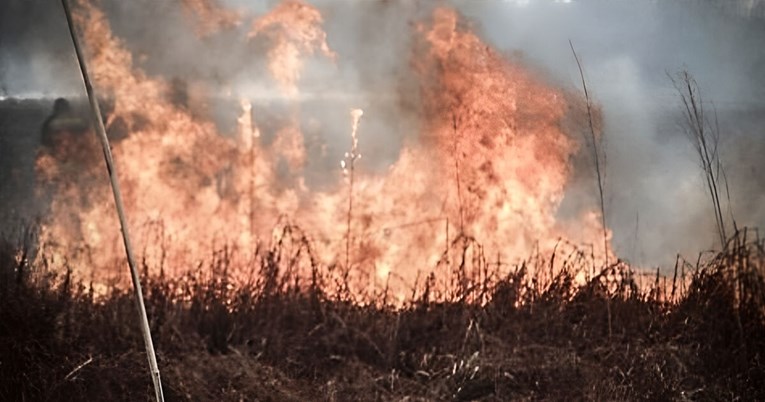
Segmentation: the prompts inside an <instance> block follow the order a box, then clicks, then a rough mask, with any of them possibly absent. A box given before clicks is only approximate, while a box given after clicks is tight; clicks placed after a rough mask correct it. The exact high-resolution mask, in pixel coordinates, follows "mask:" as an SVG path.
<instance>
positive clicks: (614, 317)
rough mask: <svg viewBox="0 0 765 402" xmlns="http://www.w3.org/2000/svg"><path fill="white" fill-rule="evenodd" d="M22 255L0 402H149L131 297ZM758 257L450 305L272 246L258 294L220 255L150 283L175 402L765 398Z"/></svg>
mask: <svg viewBox="0 0 765 402" xmlns="http://www.w3.org/2000/svg"><path fill="white" fill-rule="evenodd" d="M26 243H29V242H24V241H5V242H3V243H1V244H2V246H1V247H0V400H3V401H14V400H19V401H35V400H37V401H55V400H110V401H111V400H131V401H135V400H151V398H152V397H153V391H152V387H151V380H150V377H149V375H148V370H147V361H146V357H145V354H144V348H143V341H142V338H141V336H140V331H139V326H138V320H137V313H136V310H135V304H134V301H133V298H132V295H131V293H130V292H129V291H127V290H119V289H118V288H114V289H112V290H111V291H110V293H109V294H108V295H104V296H96V295H95V294H94V291H93V289H92V288H91V287H90V285H89V284H88V283H86V282H81V281H76V280H73V279H72V278H73V276H72V275H70V273H69V272H70V271H66V270H64V271H63V272H62V271H60V270H59V271H56V272H57V273H56V272H54V271H53V270H50V269H48V268H46V266H45V265H46V264H45V259H44V258H41V257H37V258H35V259H34V262H31V261H30V260H31V258H30V257H29V255H30V254H29V253H30V252H31V251H30V247H27V246H25V244H26ZM764 260H765V251H763V242H762V241H760V240H759V239H757V240H746V239H745V238H744V236H743V235H741V234H739V235H738V236H737V237H735V238H734V239H731V242H730V243H729V246H728V247H727V249H726V251H724V252H721V253H719V254H717V255H713V256H710V257H709V258H705V259H703V260H700V262H698V263H696V264H694V266H688V267H687V271H686V280H685V281H680V279H678V278H676V277H675V276H672V275H670V276H669V277H667V278H659V279H657V280H656V282H655V283H654V284H653V285H652V286H651V288H650V289H648V290H642V291H641V290H639V289H638V287H637V285H636V284H635V281H634V276H633V275H632V274H633V273H632V272H631V271H630V269H629V268H628V267H627V266H626V265H624V264H615V265H612V266H609V267H606V268H604V269H602V270H601V271H600V274H598V275H595V276H593V277H592V278H591V279H590V280H589V282H587V283H586V284H585V285H582V286H576V285H574V284H573V283H574V271H573V268H571V267H569V268H564V269H561V270H560V272H558V273H556V274H555V275H551V276H550V277H549V278H547V279H545V280H541V279H539V278H538V277H532V276H531V275H529V274H528V272H530V271H531V270H530V269H529V266H527V265H521V266H519V267H518V269H516V270H515V271H514V273H512V274H509V275H507V276H505V277H501V278H497V279H496V280H493V281H491V283H488V280H487V281H486V282H487V283H481V282H480V281H474V282H472V283H476V284H478V285H482V286H465V287H462V288H460V289H461V290H459V291H457V292H453V293H451V294H450V295H449V296H443V295H442V296H440V297H435V296H434V292H433V291H431V289H430V285H429V283H430V282H428V281H424V282H423V284H422V286H420V288H421V289H420V290H419V291H418V292H417V293H415V295H414V299H413V300H412V301H411V302H409V303H407V304H406V305H405V306H404V307H403V308H393V307H392V306H390V305H386V303H383V302H382V301H380V302H378V303H372V304H369V303H368V304H361V303H357V302H354V301H353V300H352V297H351V296H350V295H348V294H344V293H343V292H342V291H341V290H342V289H341V288H342V286H341V285H339V284H337V283H336V282H331V281H328V280H322V269H320V268H318V267H314V269H313V270H312V272H313V274H312V276H311V278H310V280H307V281H303V282H300V281H299V280H297V279H296V278H292V277H290V276H289V274H288V273H287V272H285V270H284V265H283V264H282V263H281V262H280V261H279V258H278V253H277V252H276V251H275V250H274V249H273V248H271V249H267V250H262V251H260V252H259V254H258V256H257V258H256V259H255V260H254V261H255V262H254V264H255V265H256V267H257V270H258V272H256V273H255V274H254V275H253V276H252V278H251V279H252V280H251V281H244V282H242V281H238V282H235V281H233V280H232V278H231V277H230V275H229V274H228V273H227V272H228V271H227V270H228V267H227V266H226V259H225V258H217V259H216V258H213V259H211V261H210V262H209V264H208V265H209V266H204V267H203V266H201V265H200V267H197V268H198V269H195V270H191V271H189V273H188V274H187V275H185V276H179V277H175V278H167V277H165V276H164V275H163V274H162V273H161V272H160V273H159V274H157V275H149V274H145V275H144V277H143V285H144V293H145V294H146V305H147V310H148V315H149V319H150V322H151V330H152V334H153V339H154V344H155V347H156V349H157V354H158V359H159V365H160V370H161V373H162V380H163V385H164V393H165V397H166V399H167V400H169V401H174V400H189V401H192V400H193V401H205V400H210V401H229V400H230V401H240V400H271V401H308V400H311V401H314V400H315V401H320V400H326V401H335V400H338V401H340V400H408V401H419V400H456V401H468V400H481V401H494V400H582V399H584V400H765V299H764V298H765V294H764V291H763V290H764V289H765V281H764V280H763V267H765V265H764V264H763V261H764ZM147 272H149V271H147ZM203 272H204V273H205V274H203ZM462 279H465V278H462ZM463 283H466V282H463ZM328 290H333V291H332V292H329V291H328ZM477 292H480V295H478V293H477ZM479 300H480V302H478V301H479Z"/></svg>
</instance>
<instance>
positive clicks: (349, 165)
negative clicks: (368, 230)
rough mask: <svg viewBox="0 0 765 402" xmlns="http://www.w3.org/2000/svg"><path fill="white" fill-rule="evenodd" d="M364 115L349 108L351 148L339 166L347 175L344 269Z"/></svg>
mask: <svg viewBox="0 0 765 402" xmlns="http://www.w3.org/2000/svg"><path fill="white" fill-rule="evenodd" d="M362 115H364V111H363V110H361V109H352V110H351V120H352V123H351V150H350V151H349V152H346V153H345V158H344V159H343V160H342V161H341V162H340V166H341V167H342V168H343V174H345V175H346V176H348V181H349V186H348V214H347V220H346V230H345V269H346V270H349V269H350V262H351V222H352V219H353V218H352V216H353V181H354V175H355V170H356V160H357V159H359V158H360V157H361V155H360V154H359V151H358V147H359V137H358V129H359V121H360V120H361V116H362Z"/></svg>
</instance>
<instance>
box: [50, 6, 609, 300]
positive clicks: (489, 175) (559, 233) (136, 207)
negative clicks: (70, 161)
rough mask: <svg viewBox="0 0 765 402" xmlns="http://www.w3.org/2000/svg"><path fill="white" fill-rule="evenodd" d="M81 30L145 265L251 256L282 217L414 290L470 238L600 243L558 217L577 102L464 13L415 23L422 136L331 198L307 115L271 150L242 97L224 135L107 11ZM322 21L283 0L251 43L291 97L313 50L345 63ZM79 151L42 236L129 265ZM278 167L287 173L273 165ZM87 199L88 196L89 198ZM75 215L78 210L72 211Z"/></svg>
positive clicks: (524, 249)
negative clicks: (189, 105)
mask: <svg viewBox="0 0 765 402" xmlns="http://www.w3.org/2000/svg"><path fill="white" fill-rule="evenodd" d="M78 23H79V26H80V27H82V29H83V32H84V37H85V42H86V43H87V46H88V49H89V50H90V52H91V53H90V58H89V63H90V65H91V70H92V72H93V76H94V79H95V82H96V86H97V88H98V89H99V90H100V91H102V93H105V94H108V96H109V98H110V99H113V102H114V106H113V111H112V114H111V117H110V119H109V122H111V123H114V122H116V121H118V120H120V121H122V122H123V124H124V125H125V126H126V127H127V131H128V132H129V135H128V136H127V137H126V138H124V139H122V140H120V141H118V142H115V143H114V144H113V148H114V154H115V160H116V163H117V167H118V173H119V174H120V180H121V181H122V183H123V192H124V198H125V202H126V204H127V208H128V217H129V218H130V220H131V222H132V225H133V226H134V228H133V231H134V232H135V233H136V234H137V235H136V238H137V239H138V241H137V243H138V245H139V248H140V249H141V250H142V251H143V255H144V256H145V257H144V258H145V261H147V264H148V265H149V266H157V265H159V266H162V267H163V269H166V270H168V272H169V273H172V272H170V271H172V270H173V269H176V270H182V269H186V268H189V267H191V266H193V265H196V264H197V263H198V261H199V260H200V259H203V258H205V256H206V255H208V254H209V253H210V252H211V251H212V250H211V247H213V245H214V244H222V243H224V242H225V243H229V244H234V245H236V246H237V247H239V248H241V249H244V250H249V249H252V248H253V247H254V245H255V244H256V243H257V242H259V241H266V240H267V239H269V237H271V236H273V233H272V229H273V228H274V227H277V224H278V223H279V222H282V221H283V217H287V218H288V219H289V220H290V221H293V222H296V223H298V224H299V225H300V226H301V227H302V228H303V229H304V230H305V231H306V232H307V233H309V234H310V237H311V238H312V239H313V242H314V247H315V248H316V253H317V254H318V256H319V258H320V260H321V261H322V262H323V263H324V264H328V265H330V266H334V265H338V264H339V265H345V264H343V263H342V261H341V259H340V256H341V255H346V253H347V258H348V264H347V265H348V266H347V267H344V268H345V269H348V270H351V271H352V272H353V273H354V275H355V276H356V277H357V279H359V281H358V286H357V287H356V288H355V289H356V291H358V292H363V291H367V290H368V288H369V287H372V288H374V287H376V286H379V283H380V282H388V281H389V280H391V278H393V279H394V280H395V281H396V282H398V283H399V284H400V286H399V288H398V294H399V295H402V294H403V292H404V291H405V289H407V286H411V285H412V284H413V283H414V282H415V280H416V278H418V277H419V276H420V274H421V273H423V274H430V273H433V274H436V273H438V272H440V271H437V266H438V264H439V262H440V263H444V262H445V263H446V264H447V265H448V264H449V261H450V260H451V259H452V258H456V257H454V256H452V253H453V250H452V243H453V242H454V241H456V240H460V239H461V240H460V241H464V240H465V239H471V238H472V239H476V240H477V241H479V242H481V244H483V247H482V248H481V252H483V253H485V254H486V255H492V256H493V255H496V256H497V258H498V259H501V260H503V261H514V260H520V259H522V258H524V257H526V256H528V255H529V253H530V252H531V250H532V249H533V248H534V247H535V246H536V247H538V248H539V249H540V250H541V251H549V250H552V249H553V247H555V245H556V244H557V242H558V241H559V239H560V238H566V239H569V240H570V241H573V242H590V243H594V244H602V242H600V241H596V240H597V239H598V238H599V236H600V233H601V232H599V228H598V219H597V214H595V213H588V214H586V215H585V216H583V217H581V219H579V220H577V221H576V225H574V226H570V225H568V226H564V225H563V224H561V222H558V221H557V220H556V212H557V209H558V206H559V205H560V203H561V200H562V198H563V195H564V191H565V186H566V183H567V181H568V178H569V175H570V174H571V166H570V159H571V157H572V156H573V155H574V154H575V153H576V152H577V144H576V143H575V142H574V141H573V140H572V139H571V137H570V135H569V134H567V133H566V132H564V131H563V129H562V127H563V126H564V125H563V120H564V119H565V116H566V114H567V113H568V111H569V109H570V108H571V106H570V105H569V103H568V101H567V97H566V96H565V94H563V93H562V92H560V91H557V90H556V89H554V88H552V87H550V86H548V85H546V84H544V83H543V82H542V81H541V80H540V79H538V78H536V77H534V76H533V75H532V74H531V73H529V72H528V71H526V70H524V69H523V68H522V67H521V66H519V65H516V64H513V63H510V62H508V61H507V60H505V59H503V58H502V57H501V56H500V55H499V54H498V53H497V52H495V51H494V50H492V49H491V48H490V47H488V46H487V45H486V44H485V43H483V42H482V41H481V39H480V38H479V37H478V36H476V35H475V34H474V33H472V32H471V31H470V30H468V29H467V28H465V27H463V26H461V23H460V19H459V17H458V15H457V13H456V12H454V11H453V10H450V9H445V8H441V9H437V10H436V11H435V12H434V13H433V15H432V21H430V22H428V23H422V24H419V25H418V27H417V29H416V32H415V34H416V37H417V38H418V40H417V43H418V44H417V46H418V48H419V49H418V50H424V51H421V52H417V54H415V55H414V56H413V60H412V61H413V65H414V66H415V70H416V73H417V74H418V76H419V80H420V82H421V88H420V92H421V99H422V115H421V118H422V132H421V135H420V139H419V142H417V143H410V144H408V145H407V146H405V147H404V148H403V149H402V150H401V153H400V156H399V158H398V160H397V161H396V162H395V163H393V164H392V165H391V166H390V168H389V169H388V171H387V172H386V173H385V174H370V173H365V172H364V171H363V169H362V170H360V171H357V172H355V179H354V180H352V181H351V182H350V183H349V182H347V181H346V182H343V181H342V180H338V181H337V184H336V186H335V188H334V189H331V190H326V191H312V190H310V189H308V187H307V186H306V185H305V183H304V178H303V176H302V173H303V169H304V165H305V157H306V149H305V146H304V143H303V135H302V133H301V132H300V129H299V124H298V123H297V122H298V121H299V119H298V118H299V114H300V111H299V108H297V107H295V108H293V110H292V111H291V112H290V113H291V115H290V116H289V117H290V119H289V120H290V122H289V123H287V124H286V125H284V126H283V127H282V128H281V130H279V131H278V133H277V136H276V138H275V140H274V141H273V142H272V143H271V144H269V145H264V144H261V142H260V131H259V129H258V127H257V116H258V110H257V108H255V107H253V105H252V104H251V103H250V102H249V101H247V100H242V101H241V109H242V110H241V116H240V117H239V119H238V125H239V135H238V137H236V138H227V137H223V136H221V135H219V134H218V133H217V132H216V128H215V126H214V125H213V124H211V123H210V122H207V121H200V120H198V119H197V118H194V117H193V116H192V115H190V114H189V112H188V111H187V110H185V109H181V108H178V107H176V106H174V105H173V104H172V103H171V102H169V101H168V100H167V93H168V90H169V87H168V84H167V83H166V82H165V81H164V80H162V79H161V78H157V77H149V76H147V75H146V74H145V73H143V72H142V71H141V70H139V69H138V68H136V67H134V66H133V63H132V57H131V55H130V53H129V52H127V51H126V50H125V48H124V46H123V44H122V43H121V41H120V40H119V39H117V38H115V37H114V36H113V35H112V33H111V30H110V28H109V24H108V21H107V20H106V18H105V16H104V14H103V13H102V12H101V11H100V10H98V9H97V8H96V7H94V6H93V5H92V4H90V3H85V4H84V5H83V6H82V8H81V9H80V12H79V14H78ZM322 23H323V19H322V16H321V14H320V13H319V11H318V10H317V9H316V8H314V7H312V6H309V5H307V4H305V3H302V2H299V1H286V2H283V3H281V4H280V5H278V6H277V7H276V8H275V9H274V10H272V11H271V12H269V13H268V14H266V15H264V16H262V17H260V18H258V19H257V20H256V21H255V22H254V24H253V29H252V31H251V33H250V35H249V37H250V38H251V39H252V38H255V37H258V36H261V35H262V36H264V37H266V38H268V40H269V41H270V43H271V45H272V47H271V50H270V51H269V59H270V61H269V69H270V71H271V74H272V75H273V79H274V80H275V81H276V82H278V83H279V84H280V85H281V86H282V88H283V90H284V91H285V93H286V94H287V95H290V96H291V95H295V94H297V93H298V92H299V84H300V81H299V78H300V72H301V70H302V69H303V68H304V65H303V62H302V57H303V56H304V55H312V54H315V52H317V51H319V52H321V54H323V55H324V56H326V57H329V58H331V59H332V60H335V59H336V54H335V53H334V52H333V51H332V50H331V49H330V48H329V46H328V44H327V37H326V34H325V33H324V31H323V29H322ZM362 113H364V112H362V111H361V110H360V109H356V110H354V111H352V122H351V133H352V134H351V136H352V138H351V140H352V149H351V154H349V155H348V157H350V158H354V159H355V158H356V157H357V156H358V155H357V154H356V147H357V143H358V128H359V119H360V118H361V115H362ZM367 113H370V114H374V113H375V111H374V110H367ZM94 152H95V151H94ZM75 159H76V160H79V161H80V165H79V167H78V168H79V169H81V170H82V172H83V174H81V175H77V177H76V179H75V180H74V181H73V182H71V183H70V184H69V185H68V186H67V187H66V189H65V190H66V191H60V193H59V194H58V196H57V197H56V198H55V199H54V201H53V204H52V206H51V214H50V219H49V221H48V223H47V224H46V225H45V228H44V232H43V240H45V241H46V242H47V244H49V245H52V244H54V243H56V244H59V245H60V246H61V248H60V250H64V251H61V252H62V253H64V252H66V250H73V249H75V248H76V245H78V244H87V245H88V247H89V249H91V250H93V252H92V253H89V254H88V255H87V256H86V257H82V258H84V259H83V260H82V265H83V266H89V267H93V269H94V270H95V269H103V267H106V266H108V265H109V264H110V263H113V262H114V261H118V260H120V259H121V257H120V253H119V251H120V248H119V247H118V245H119V242H118V240H117V239H118V237H117V236H118V234H119V233H118V231H117V229H116V228H117V226H116V225H115V218H114V217H113V211H112V204H111V202H110V201H109V200H108V198H107V195H108V192H107V190H106V189H105V188H104V186H105V183H106V181H105V179H104V180H99V179H98V177H99V176H100V175H102V174H103V172H102V170H101V169H102V166H101V165H100V163H96V162H94V161H92V160H86V159H87V158H84V157H83V158H79V159H77V158H75ZM59 160H60V159H59ZM56 161H57V159H55V158H52V157H50V156H45V155H43V156H41V158H40V159H39V160H38V165H39V167H40V170H41V171H44V172H48V173H49V174H48V175H47V177H50V176H55V175H56V174H60V173H62V172H56V169H55V168H56V167H57V166H58V164H59V162H56ZM280 161H282V162H286V166H287V167H288V169H289V172H288V174H287V175H286V176H285V174H284V173H280V172H277V169H276V165H277V164H279V163H280ZM347 167H348V166H347V165H343V166H342V168H343V170H344V171H345V170H346V168H347ZM341 176H342V175H341V174H340V172H337V177H338V179H339V178H340V177H341ZM67 177H68V176H67ZM70 180H71V179H70ZM94 183H95V184H98V185H99V186H101V187H94ZM349 186H350V191H349ZM83 194H86V195H88V196H89V197H90V198H91V199H89V200H88V202H86V203H82V202H80V199H82V195H83ZM101 194H103V195H101ZM349 197H353V202H352V208H350V205H351V204H349ZM86 198H87V197H86ZM71 216H75V217H76V219H73V220H72V219H70V218H65V217H71ZM75 226H76V227H77V230H75V229H73V227H75ZM567 227H569V228H570V227H575V228H576V230H574V231H572V230H570V229H567ZM76 233H86V234H87V235H79V236H78V235H76ZM455 233H456V234H455ZM216 242H217V243H216ZM603 252H604V250H599V253H600V254H602V253H603ZM609 252H610V250H609ZM166 262H167V265H168V266H167V267H165V263H166ZM498 266H499V264H498ZM84 273H86V274H87V273H88V272H87V271H85V272H84ZM93 275H94V277H98V278H101V279H100V280H104V279H103V278H104V277H106V276H108V275H105V274H103V273H100V274H93ZM439 275H440V273H439Z"/></svg>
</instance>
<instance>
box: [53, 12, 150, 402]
mask: <svg viewBox="0 0 765 402" xmlns="http://www.w3.org/2000/svg"><path fill="white" fill-rule="evenodd" d="M61 3H62V5H63V7H64V14H65V15H66V22H67V25H68V26H69V33H70V35H71V36H72V43H73V44H74V51H75V53H76V55H77V62H78V64H79V66H80V72H81V73H82V80H83V82H84V84H85V90H86V92H87V93H88V100H89V101H90V108H91V111H92V112H93V121H94V123H95V125H96V132H97V134H98V137H99V140H100V141H101V147H102V148H103V151H104V159H105V161H106V170H107V173H108V175H109V180H110V181H111V187H112V194H113V195H114V204H115V206H116V207H117V216H118V217H119V221H120V229H121V231H122V240H123V243H124V245H125V253H126V254H127V260H128V266H129V267H130V277H131V279H132V280H133V294H134V297H135V303H136V308H137V309H138V316H139V320H140V326H141V333H142V335H143V340H144V346H145V347H146V357H147V359H148V361H149V371H150V374H151V379H152V382H153V383H154V393H155V397H156V399H157V401H159V402H162V401H164V400H165V398H164V395H163V394H162V381H161V379H160V376H159V366H158V365H157V356H156V354H155V353H154V343H153V342H152V340H151V329H150V328H149V319H148V318H147V316H146V306H145V305H144V302H143V292H142V290H141V280H140V277H139V275H138V268H137V267H136V263H135V257H134V255H133V246H132V243H131V241H130V234H129V232H128V224H127V217H126V216H125V207H124V205H123V202H122V192H121V191H120V185H119V180H118V179H117V170H116V167H115V165H114V161H113V158H112V151H111V146H110V145H109V138H108V137H107V136H106V129H105V128H104V120H103V117H101V109H100V108H99V106H98V100H96V95H95V92H94V91H93V85H92V84H91V82H90V76H89V75H88V68H87V66H86V64H85V59H84V57H83V55H82V50H81V49H80V43H79V41H78V39H77V34H76V32H75V26H74V22H73V21H72V12H71V10H70V8H69V1H68V0H61Z"/></svg>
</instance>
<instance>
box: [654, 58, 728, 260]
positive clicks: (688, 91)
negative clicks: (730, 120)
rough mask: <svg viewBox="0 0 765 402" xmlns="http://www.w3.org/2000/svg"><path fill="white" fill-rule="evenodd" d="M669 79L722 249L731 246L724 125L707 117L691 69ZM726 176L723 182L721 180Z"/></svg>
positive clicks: (669, 75)
mask: <svg viewBox="0 0 765 402" xmlns="http://www.w3.org/2000/svg"><path fill="white" fill-rule="evenodd" d="M667 76H668V77H669V79H670V80H671V81H672V84H673V85H674V86H675V89H676V90H677V93H678V94H679V96H680V101H681V102H682V104H683V117H684V118H685V124H684V128H685V131H686V134H687V135H688V139H689V140H690V142H691V144H692V145H693V147H694V149H695V150H696V154H697V156H698V158H699V162H700V163H701V170H702V171H703V172H704V179H705V182H706V187H707V191H709V196H710V199H711V200H712V209H713V212H714V216H715V224H716V225H717V235H718V236H719V237H720V247H722V248H725V245H726V243H727V239H728V236H727V231H726V227H725V219H724V217H723V208H722V205H721V203H720V187H721V186H723V185H724V186H725V191H726V193H727V199H728V211H729V213H730V215H731V220H732V221H733V222H734V227H735V219H733V212H732V210H731V202H730V191H729V188H728V180H727V177H726V176H725V171H724V169H723V166H722V162H721V161H720V158H719V153H718V150H719V145H720V125H719V122H718V120H717V111H715V113H714V114H715V115H714V124H712V122H711V121H710V120H709V119H708V117H707V116H706V111H705V110H704V101H703V99H702V97H701V90H700V89H699V85H698V83H697V82H696V80H695V79H694V78H693V75H691V74H690V73H689V72H688V71H687V70H683V71H681V72H679V73H677V74H676V75H675V76H672V75H671V74H669V73H667ZM721 176H722V181H721Z"/></svg>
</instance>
